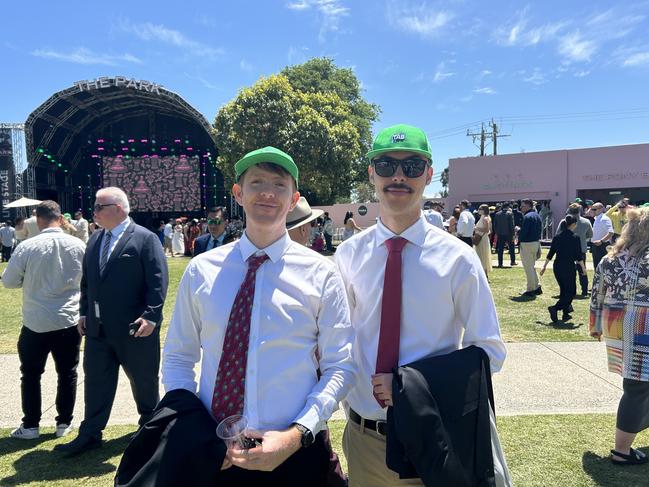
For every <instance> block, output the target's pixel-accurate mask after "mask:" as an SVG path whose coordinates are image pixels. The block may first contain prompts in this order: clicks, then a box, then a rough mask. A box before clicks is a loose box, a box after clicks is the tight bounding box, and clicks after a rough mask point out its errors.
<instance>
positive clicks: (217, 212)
mask: <svg viewBox="0 0 649 487" xmlns="http://www.w3.org/2000/svg"><path fill="white" fill-rule="evenodd" d="M227 226H228V218H227V216H226V214H225V210H224V209H223V207H221V206H214V207H212V208H210V209H209V211H208V212H207V233H206V234H205V235H201V236H200V237H198V238H197V239H196V240H195V241H194V255H193V256H194V257H196V256H197V255H199V254H202V253H203V252H206V251H208V250H212V249H214V248H216V247H220V246H221V245H225V244H227V243H230V242H232V241H233V240H234V238H233V236H232V234H230V233H229V232H227V231H226V228H227Z"/></svg>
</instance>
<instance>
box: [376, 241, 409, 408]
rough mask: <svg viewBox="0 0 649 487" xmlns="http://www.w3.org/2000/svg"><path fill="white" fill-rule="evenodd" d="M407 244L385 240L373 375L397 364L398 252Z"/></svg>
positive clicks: (399, 268) (382, 405)
mask: <svg viewBox="0 0 649 487" xmlns="http://www.w3.org/2000/svg"><path fill="white" fill-rule="evenodd" d="M407 243H408V241H407V240H406V239H405V238H402V237H395V238H391V239H390V240H386V241H385V246H386V247H387V248H388V260H387V262H386V263H385V278H384V280H383V299H382V302H381V331H380V333H379V347H378V350H377V354H376V373H377V374H389V373H391V372H392V369H393V368H394V367H396V366H397V365H399V337H400V335H401V333H400V332H401V250H402V249H403V247H404V246H405V245H406V244H407ZM374 398H375V399H376V401H377V402H378V403H379V405H380V406H381V407H382V408H384V407H385V403H384V402H383V401H382V400H381V399H379V398H378V397H377V396H376V394H374Z"/></svg>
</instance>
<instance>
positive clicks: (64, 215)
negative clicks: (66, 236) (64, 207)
mask: <svg viewBox="0 0 649 487" xmlns="http://www.w3.org/2000/svg"><path fill="white" fill-rule="evenodd" d="M63 218H67V219H68V220H69V219H70V218H72V215H70V214H69V213H63Z"/></svg>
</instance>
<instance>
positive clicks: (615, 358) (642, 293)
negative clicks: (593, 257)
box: [590, 249, 649, 381]
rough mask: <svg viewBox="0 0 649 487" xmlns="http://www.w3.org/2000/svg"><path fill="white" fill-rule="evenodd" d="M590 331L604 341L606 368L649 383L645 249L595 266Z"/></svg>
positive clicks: (647, 256) (647, 262) (648, 251)
mask: <svg viewBox="0 0 649 487" xmlns="http://www.w3.org/2000/svg"><path fill="white" fill-rule="evenodd" d="M590 331H591V332H593V331H599V332H601V333H602V335H603V336H604V340H605V341H606V351H607V355H608V369H609V371H611V372H615V373H617V374H620V375H621V376H622V377H624V378H626V379H634V380H641V381H649V249H645V250H644V251H643V252H641V254H640V256H639V257H633V256H631V255H629V253H628V252H627V251H622V252H621V253H620V254H618V255H617V256H615V257H609V256H606V257H604V258H603V259H602V261H601V263H600V264H599V266H598V268H597V271H596V272H595V279H594V281H593V294H592V296H591V301H590Z"/></svg>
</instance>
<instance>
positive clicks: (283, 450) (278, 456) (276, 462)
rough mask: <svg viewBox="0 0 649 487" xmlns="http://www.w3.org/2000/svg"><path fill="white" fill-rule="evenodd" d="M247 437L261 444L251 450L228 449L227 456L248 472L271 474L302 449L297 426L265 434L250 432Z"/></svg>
mask: <svg viewBox="0 0 649 487" xmlns="http://www.w3.org/2000/svg"><path fill="white" fill-rule="evenodd" d="M246 436H247V437H248V438H253V439H258V440H261V444H260V445H257V446H256V447H255V448H251V449H249V450H239V449H228V452H227V454H226V457H227V459H228V460H229V461H230V462H231V463H232V465H236V466H237V467H240V468H245V469H246V470H261V471H264V472H271V471H273V470H275V469H276V468H277V467H279V466H280V465H281V464H282V463H284V462H285V461H286V460H287V459H288V458H289V457H290V456H291V455H293V453H295V452H296V451H298V450H299V449H300V448H301V447H302V433H300V431H299V430H298V429H297V428H296V427H295V426H291V427H290V428H289V429H287V430H284V431H266V432H265V433H262V432H260V431H253V430H248V431H247V432H246ZM224 465H225V463H224Z"/></svg>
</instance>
